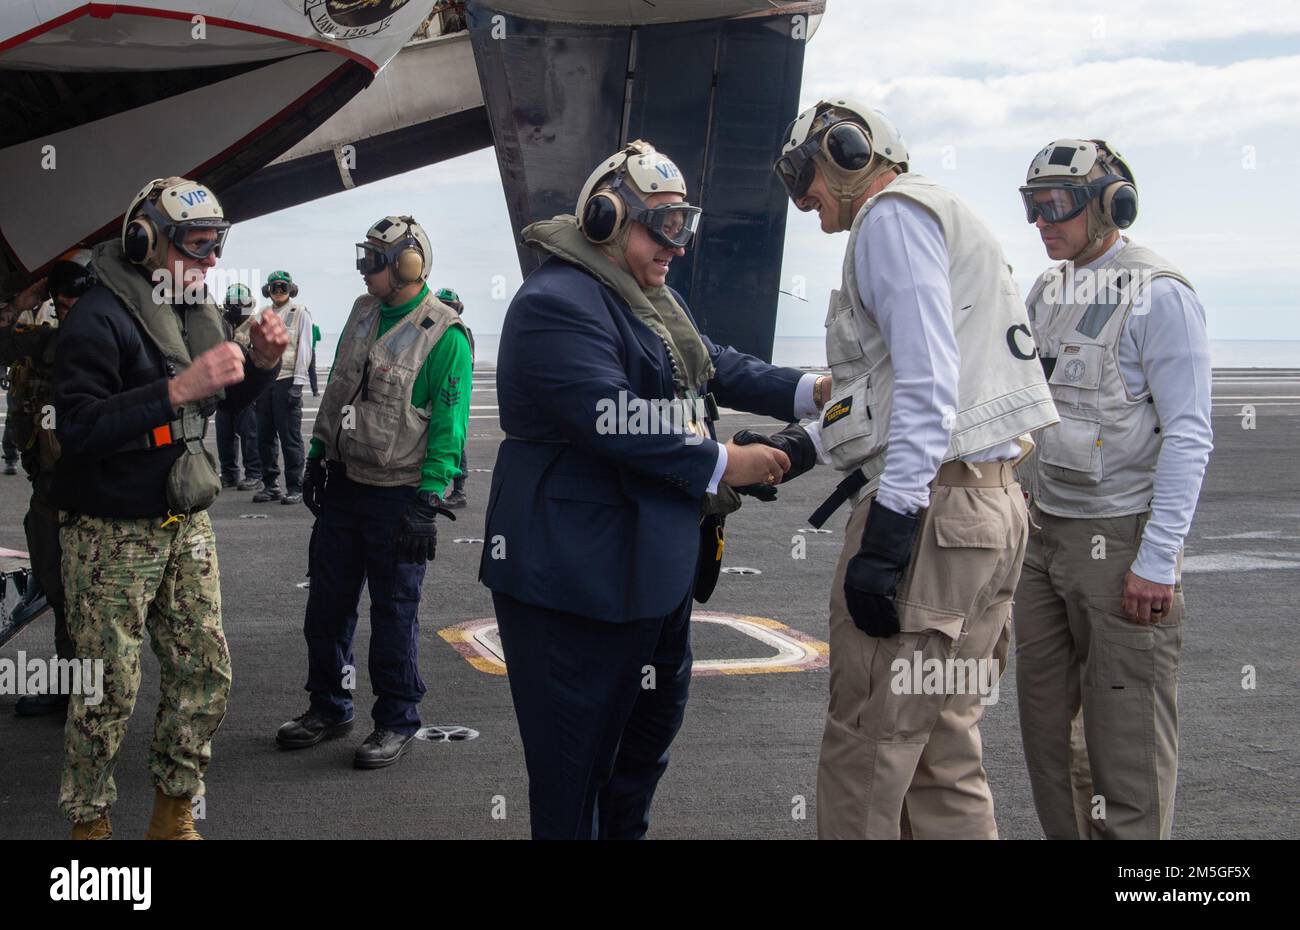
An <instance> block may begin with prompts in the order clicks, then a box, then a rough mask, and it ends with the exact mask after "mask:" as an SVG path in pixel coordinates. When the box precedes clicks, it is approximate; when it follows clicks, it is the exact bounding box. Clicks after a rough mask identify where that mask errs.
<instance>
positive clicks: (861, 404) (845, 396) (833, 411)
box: [819, 374, 879, 471]
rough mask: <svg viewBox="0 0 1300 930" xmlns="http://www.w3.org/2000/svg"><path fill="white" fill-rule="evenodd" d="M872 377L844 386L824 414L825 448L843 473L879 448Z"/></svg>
mask: <svg viewBox="0 0 1300 930" xmlns="http://www.w3.org/2000/svg"><path fill="white" fill-rule="evenodd" d="M873 400H874V398H873V397H872V394H871V375H869V374H867V375H863V376H861V377H859V378H857V379H855V380H854V381H850V382H848V383H847V384H844V385H843V386H841V385H840V384H839V383H838V382H837V383H836V384H835V394H834V395H833V396H832V398H831V399H830V400H829V401H827V403H826V408H825V409H824V410H823V411H822V418H821V420H820V421H819V422H820V424H821V440H822V448H823V449H824V450H825V451H826V454H827V455H828V456H830V460H831V463H832V464H833V465H834V466H835V467H836V468H838V469H840V470H841V471H848V470H849V469H851V468H856V467H857V466H858V465H860V464H862V462H863V460H864V459H866V458H867V457H868V456H869V455H870V454H871V453H872V452H874V451H875V450H876V448H877V446H878V445H879V443H878V442H877V441H876V438H875V432H876V425H875V420H874V418H873V414H872V410H871V405H872V401H873Z"/></svg>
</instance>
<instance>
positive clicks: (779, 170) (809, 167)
mask: <svg viewBox="0 0 1300 930" xmlns="http://www.w3.org/2000/svg"><path fill="white" fill-rule="evenodd" d="M821 145H822V134H821V133H820V132H819V133H815V134H814V135H813V136H812V137H811V138H808V139H805V140H804V141H803V142H802V143H800V144H799V145H797V146H795V147H794V148H792V149H791V150H790V151H788V152H786V153H785V154H784V155H782V156H781V157H780V158H778V159H777V160H776V164H774V165H773V166H772V170H773V171H775V172H776V176H777V177H778V178H780V179H781V183H782V184H783V185H784V186H785V192H786V193H787V194H788V195H789V196H790V199H791V200H798V199H799V198H800V197H802V196H803V195H804V194H806V193H808V186H809V185H810V184H812V182H813V177H814V175H816V173H817V166H816V165H815V164H814V163H813V156H814V155H816V154H817V153H818V152H819V151H821Z"/></svg>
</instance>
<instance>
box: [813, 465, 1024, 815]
mask: <svg viewBox="0 0 1300 930" xmlns="http://www.w3.org/2000/svg"><path fill="white" fill-rule="evenodd" d="M975 468H978V469H979V471H980V475H976V473H975V471H974V469H973V468H972V467H971V466H968V465H966V464H965V463H962V462H950V463H948V464H946V465H944V466H943V468H941V469H940V471H939V475H938V477H937V478H936V479H935V482H934V484H932V485H931V492H930V506H929V507H928V508H927V509H926V510H925V511H923V512H922V521H921V527H920V530H919V533H918V536H917V540H916V546H915V548H914V549H913V554H912V561H911V564H910V565H909V566H908V569H907V573H906V575H905V576H904V579H903V583H902V585H900V587H899V594H898V598H897V600H896V605H897V607H898V612H899V626H900V632H899V633H898V634H897V635H895V636H891V637H888V638H876V637H871V636H868V635H867V634H865V633H863V632H862V631H861V630H859V629H858V628H857V627H856V626H855V625H854V623H853V618H852V616H850V614H849V611H848V607H847V605H846V603H845V600H844V574H845V570H846V568H847V566H848V563H849V560H850V559H851V558H852V557H853V555H854V554H855V553H856V552H857V551H858V547H859V545H860V543H861V540H862V530H863V528H864V527H865V525H866V522H867V512H868V510H869V508H870V506H871V498H870V497H864V498H863V499H862V500H860V501H859V502H858V503H857V504H856V505H855V506H854V508H853V513H852V515H851V516H850V518H849V522H848V526H847V528H846V530H845V537H846V538H845V543H844V551H843V552H841V553H840V561H839V565H838V566H837V567H836V570H835V580H834V582H833V583H832V587H831V604H830V665H831V689H830V690H831V698H830V707H829V708H828V710H827V712H826V730H825V733H824V735H823V736H822V748H821V761H820V763H819V765H818V769H817V832H818V835H819V836H820V837H822V838H823V839H850V838H861V839H898V838H899V837H900V836H902V837H914V838H917V839H940V838H945V839H956V838H972V839H984V838H988V839H993V838H996V837H997V825H996V823H995V821H994V819H993V797H992V794H991V793H990V792H989V786H988V778H987V777H986V775H985V773H984V764H983V759H982V751H981V744H980V733H979V722H980V720H981V719H983V716H984V709H985V707H986V706H987V705H988V704H989V703H992V702H993V701H995V700H996V697H997V691H996V686H997V681H998V677H999V676H1000V674H1001V671H1002V668H1003V667H1004V665H1005V662H1006V658H1007V652H1008V649H1009V645H1010V636H1011V597H1012V594H1013V592H1014V591H1015V589H1016V582H1017V580H1018V579H1019V577H1020V563H1021V560H1022V559H1023V558H1024V553H1025V539H1026V535H1027V532H1028V519H1027V515H1026V512H1025V500H1024V495H1023V494H1022V493H1021V490H1020V485H1019V484H1017V483H1016V480H1015V476H1014V474H1013V472H1012V468H1011V464H1010V463H999V462H994V463H979V464H977V465H975ZM991 660H996V665H994V664H993V662H992V661H991ZM936 668H939V669H941V670H942V671H943V678H942V683H941V684H940V683H939V682H938V681H936V680H935V678H934V677H932V676H931V675H930V670H933V669H936ZM918 669H920V670H921V672H922V674H918V671H917V670H918ZM950 670H951V671H950ZM918 678H920V679H921V682H920V684H921V685H922V687H919V688H918V687H917V684H918ZM927 681H928V683H929V684H931V685H935V684H938V685H939V687H937V688H935V687H926V686H925V685H926V684H927ZM990 686H992V690H990Z"/></svg>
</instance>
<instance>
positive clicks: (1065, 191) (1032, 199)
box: [1020, 174, 1124, 223]
mask: <svg viewBox="0 0 1300 930" xmlns="http://www.w3.org/2000/svg"><path fill="white" fill-rule="evenodd" d="M1122 180H1124V179H1123V178H1121V177H1119V176H1118V175H1114V174H1108V175H1106V176H1105V177H1104V178H1099V179H1097V180H1096V181H1092V182H1090V183H1088V184H1060V185H1056V186H1053V185H1051V184H1026V185H1025V186H1024V187H1022V188H1020V197H1021V199H1022V200H1024V202H1025V219H1026V220H1028V221H1029V222H1030V223H1035V222H1037V221H1038V218H1039V217H1040V216H1041V217H1042V218H1043V219H1044V220H1045V221H1046V222H1048V223H1064V222H1065V221H1066V220H1072V219H1074V218H1075V217H1076V216H1078V215H1079V214H1080V213H1082V212H1083V211H1084V208H1085V207H1087V206H1088V204H1089V202H1090V201H1091V200H1092V199H1093V198H1094V197H1096V196H1098V195H1099V194H1100V193H1101V192H1102V191H1103V190H1105V189H1106V186H1107V185H1109V184H1114V183H1115V182H1116V181H1122Z"/></svg>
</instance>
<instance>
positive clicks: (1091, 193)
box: [1020, 139, 1138, 251]
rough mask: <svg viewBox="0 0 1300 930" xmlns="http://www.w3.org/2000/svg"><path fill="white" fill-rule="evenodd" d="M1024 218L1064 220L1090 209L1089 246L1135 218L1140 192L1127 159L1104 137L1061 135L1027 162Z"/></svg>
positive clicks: (1049, 220) (1050, 220)
mask: <svg viewBox="0 0 1300 930" xmlns="http://www.w3.org/2000/svg"><path fill="white" fill-rule="evenodd" d="M1020 197H1021V199H1022V200H1023V201H1024V204H1025V219H1027V220H1028V221H1029V222H1030V223H1035V222H1037V221H1038V217H1040V216H1041V217H1042V218H1043V219H1044V220H1046V221H1047V222H1048V223H1063V222H1065V221H1066V220H1070V219H1073V218H1074V217H1076V216H1078V215H1079V214H1080V213H1082V212H1083V211H1084V210H1087V211H1088V239H1089V243H1088V246H1087V247H1086V249H1085V251H1087V250H1090V249H1092V248H1094V247H1095V246H1097V245H1099V244H1100V243H1101V242H1102V240H1104V239H1105V238H1106V237H1107V236H1108V235H1110V233H1111V232H1113V231H1115V230H1117V229H1128V228H1129V227H1130V226H1132V225H1133V221H1134V220H1136V219H1137V213H1138V192H1137V185H1136V183H1135V182H1134V178H1133V171H1132V169H1131V168H1129V166H1128V163H1127V162H1125V161H1124V159H1123V158H1122V157H1121V156H1120V154H1119V152H1116V151H1113V150H1112V149H1111V148H1110V146H1109V145H1107V144H1106V142H1105V141H1103V140H1101V139H1091V140H1089V139H1058V140H1057V141H1056V142H1053V143H1051V144H1050V145H1048V146H1047V147H1046V148H1044V149H1043V150H1042V151H1040V152H1039V153H1038V154H1037V155H1035V156H1034V160H1033V161H1032V162H1030V164H1029V171H1028V174H1027V176H1026V177H1025V185H1024V186H1023V187H1022V188H1020Z"/></svg>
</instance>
